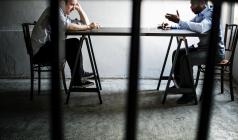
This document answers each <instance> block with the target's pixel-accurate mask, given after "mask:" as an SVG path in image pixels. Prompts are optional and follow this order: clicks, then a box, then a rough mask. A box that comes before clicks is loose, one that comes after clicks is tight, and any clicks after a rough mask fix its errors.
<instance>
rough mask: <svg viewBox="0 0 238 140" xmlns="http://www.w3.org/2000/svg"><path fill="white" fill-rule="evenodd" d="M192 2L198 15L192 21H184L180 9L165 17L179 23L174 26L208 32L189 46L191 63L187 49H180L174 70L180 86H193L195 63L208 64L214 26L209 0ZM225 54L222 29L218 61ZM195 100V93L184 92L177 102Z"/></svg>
mask: <svg viewBox="0 0 238 140" xmlns="http://www.w3.org/2000/svg"><path fill="white" fill-rule="evenodd" d="M190 3H191V7H190V8H191V10H192V12H193V13H194V14H196V16H195V17H194V18H193V19H192V20H190V21H183V20H182V19H180V17H179V13H178V11H177V14H176V15H175V14H169V13H167V14H166V15H165V18H167V19H168V20H169V21H172V22H174V23H177V24H176V25H175V26H173V28H177V29H188V30H191V31H194V32H198V33H207V35H206V36H202V37H199V40H200V42H199V43H198V44H197V45H192V46H190V47H189V59H190V62H191V65H189V64H188V61H187V58H186V57H187V56H186V54H185V53H186V52H185V49H184V48H182V49H180V50H179V55H178V57H177V61H176V64H175V70H174V83H175V86H176V87H180V88H190V87H192V86H193V81H191V79H190V77H189V75H188V73H189V72H188V70H189V69H190V70H191V71H192V70H193V68H192V67H193V66H194V65H202V64H206V58H207V55H208V47H209V31H210V30H211V26H212V12H213V9H212V7H211V6H209V5H208V4H207V0H191V1H190ZM166 26H168V24H165V25H164V27H165V28H166ZM175 52H176V51H174V52H173V56H172V57H173V58H174V56H175ZM224 55H225V49H224V43H223V36H222V32H221V29H220V31H219V43H218V50H217V56H216V62H220V61H222V60H223V59H224ZM193 100H194V97H193V94H183V96H182V97H181V98H180V99H179V100H178V101H177V103H178V104H184V103H188V102H190V101H193Z"/></svg>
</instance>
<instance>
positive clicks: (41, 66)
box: [22, 22, 67, 100]
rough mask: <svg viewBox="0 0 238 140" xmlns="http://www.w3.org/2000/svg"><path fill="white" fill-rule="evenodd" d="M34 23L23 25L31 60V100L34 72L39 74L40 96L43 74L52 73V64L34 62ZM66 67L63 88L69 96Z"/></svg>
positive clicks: (62, 70) (62, 68)
mask: <svg viewBox="0 0 238 140" xmlns="http://www.w3.org/2000/svg"><path fill="white" fill-rule="evenodd" d="M35 24H36V22H34V23H23V24H22V28H23V35H24V40H25V45H26V49H27V53H28V55H29V58H30V70H31V92H30V99H31V100H32V99H33V91H34V72H38V95H39V94H40V90H41V72H50V71H51V64H50V63H49V62H48V63H47V62H41V61H39V60H37V61H36V60H34V57H33V49H32V44H31V32H30V29H32V28H33V27H34V25H35ZM64 66H65V63H63V64H62V66H61V68H60V71H61V72H62V80H63V86H64V90H65V93H66V94H67V86H66V82H65V73H64Z"/></svg>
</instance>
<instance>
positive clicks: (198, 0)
mask: <svg viewBox="0 0 238 140" xmlns="http://www.w3.org/2000/svg"><path fill="white" fill-rule="evenodd" d="M191 2H205V3H207V2H208V0H191Z"/></svg>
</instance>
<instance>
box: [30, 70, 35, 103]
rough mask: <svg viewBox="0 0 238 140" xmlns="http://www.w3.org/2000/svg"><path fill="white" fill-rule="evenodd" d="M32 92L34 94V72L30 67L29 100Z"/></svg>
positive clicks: (31, 98)
mask: <svg viewBox="0 0 238 140" xmlns="http://www.w3.org/2000/svg"><path fill="white" fill-rule="evenodd" d="M33 92H34V71H33V66H32V65H31V93H30V100H33Z"/></svg>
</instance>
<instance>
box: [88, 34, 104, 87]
mask: <svg viewBox="0 0 238 140" xmlns="http://www.w3.org/2000/svg"><path fill="white" fill-rule="evenodd" d="M88 40H89V48H90V50H91V53H92V58H93V62H94V67H95V70H96V79H97V80H98V84H99V88H100V90H102V86H101V81H100V76H99V73H98V68H97V63H96V59H95V55H94V51H93V45H92V41H91V37H90V36H88Z"/></svg>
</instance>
